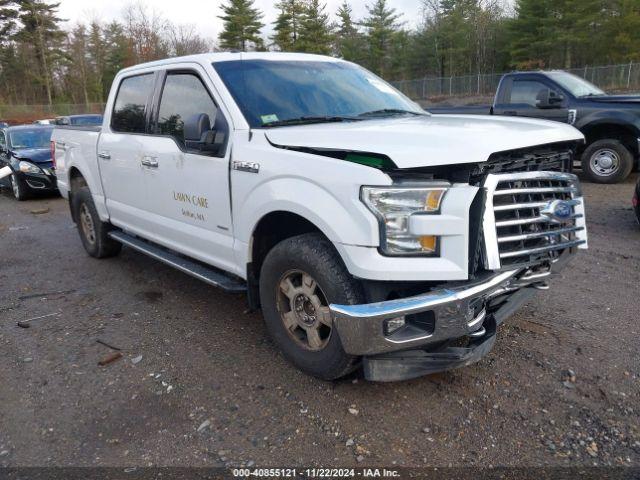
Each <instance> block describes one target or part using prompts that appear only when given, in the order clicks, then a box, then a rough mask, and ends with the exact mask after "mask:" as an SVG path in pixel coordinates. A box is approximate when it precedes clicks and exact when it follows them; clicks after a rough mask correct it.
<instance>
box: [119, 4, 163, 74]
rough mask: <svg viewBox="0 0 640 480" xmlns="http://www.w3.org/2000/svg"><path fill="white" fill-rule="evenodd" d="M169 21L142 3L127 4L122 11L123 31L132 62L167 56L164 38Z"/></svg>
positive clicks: (148, 60)
mask: <svg viewBox="0 0 640 480" xmlns="http://www.w3.org/2000/svg"><path fill="white" fill-rule="evenodd" d="M168 27H169V22H167V20H166V19H165V18H163V17H162V16H161V15H160V14H159V13H157V12H156V11H154V10H149V9H147V7H146V6H145V5H144V4H142V3H136V4H132V5H129V6H128V7H127V8H125V11H124V31H125V35H126V36H127V39H128V40H129V49H130V54H131V57H132V60H133V62H134V63H143V62H150V61H153V60H159V59H161V58H166V57H168V56H169V45H168V41H167V38H166V33H167V29H168Z"/></svg>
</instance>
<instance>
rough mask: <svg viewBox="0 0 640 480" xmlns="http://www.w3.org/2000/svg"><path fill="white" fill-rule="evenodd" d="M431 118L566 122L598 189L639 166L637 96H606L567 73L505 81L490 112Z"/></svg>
mask: <svg viewBox="0 0 640 480" xmlns="http://www.w3.org/2000/svg"><path fill="white" fill-rule="evenodd" d="M428 110H429V111H430V112H432V113H445V114H458V115H461V114H475V115H509V116H518V117H532V118H542V119H547V120H553V121H556V122H564V123H568V124H570V125H573V126H575V127H576V128H577V129H578V130H580V131H581V132H582V133H583V134H584V136H585V138H586V143H585V144H584V145H583V146H581V147H580V148H579V150H578V152H577V153H578V159H579V160H580V163H581V166H582V171H583V172H584V173H585V175H586V176H587V177H588V178H589V179H590V180H591V181H594V182H597V183H617V182H621V181H623V180H624V179H625V178H627V177H628V176H629V173H630V172H631V171H632V170H633V169H634V168H637V167H638V165H639V162H640V96H632V95H607V94H606V93H605V92H604V91H602V90H600V89H599V88H598V87H596V86H595V85H593V84H591V83H589V82H588V81H586V80H584V79H582V78H580V77H578V76H576V75H572V74H570V73H567V72H563V71H551V72H514V73H509V74H507V75H504V76H503V77H502V79H501V80H500V84H499V85H498V91H497V92H496V96H495V99H494V102H493V105H491V106H489V105H487V106H486V107H485V106H469V107H434V108H428Z"/></svg>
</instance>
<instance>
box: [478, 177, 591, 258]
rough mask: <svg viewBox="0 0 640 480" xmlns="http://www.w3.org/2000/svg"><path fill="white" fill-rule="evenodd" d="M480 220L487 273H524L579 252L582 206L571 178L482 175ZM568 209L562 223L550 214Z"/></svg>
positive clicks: (583, 233)
mask: <svg viewBox="0 0 640 480" xmlns="http://www.w3.org/2000/svg"><path fill="white" fill-rule="evenodd" d="M485 188H486V189H487V205H486V207H487V208H486V210H485V218H484V233H485V246H486V253H487V255H486V262H487V265H486V266H487V268H489V269H491V270H498V269H511V268H519V267H528V266H532V265H539V264H544V263H548V264H551V263H553V261H554V260H555V259H556V258H557V257H558V256H559V255H560V254H561V253H562V252H563V251H565V250H566V249H568V248H571V247H578V246H584V247H585V248H586V242H587V234H586V224H585V218H584V203H583V200H582V197H581V194H580V186H579V183H578V179H577V177H576V176H575V175H571V174H567V173H560V172H523V173H513V174H500V175H491V174H490V175H487V178H486V181H485ZM559 207H562V208H563V209H570V211H569V212H565V213H566V215H564V216H563V217H562V218H560V217H557V216H556V215H555V210H556V208H559Z"/></svg>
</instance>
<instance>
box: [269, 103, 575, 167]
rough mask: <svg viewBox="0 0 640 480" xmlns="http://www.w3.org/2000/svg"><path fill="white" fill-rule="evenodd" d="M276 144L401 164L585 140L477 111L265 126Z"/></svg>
mask: <svg viewBox="0 0 640 480" xmlns="http://www.w3.org/2000/svg"><path fill="white" fill-rule="evenodd" d="M264 132H265V136H266V137H267V139H268V140H269V141H270V142H271V143H272V144H273V145H275V146H277V147H298V148H304V149H308V148H311V149H314V148H315V149H327V150H346V151H355V152H368V153H377V154H382V155H386V156H387V157H389V158H390V159H391V160H392V161H393V162H394V163H395V164H396V165H397V166H398V167H399V168H416V167H427V166H429V167H430V166H440V165H452V164H456V163H480V162H485V161H487V160H488V159H489V156H490V155H491V154H492V153H496V152H501V151H506V150H515V149H519V148H526V147H533V146H536V145H543V144H549V143H556V142H567V141H578V140H583V139H584V137H583V136H582V134H581V133H580V132H579V131H578V130H576V129H575V128H573V127H571V126H569V125H565V124H562V123H558V122H550V121H544V120H532V119H525V118H506V117H505V118H501V117H492V116H478V115H424V116H419V117H401V118H398V117H395V118H385V119H380V120H365V121H361V122H350V123H324V124H315V125H305V126H294V127H278V128H273V129H269V130H266V129H265V130H264Z"/></svg>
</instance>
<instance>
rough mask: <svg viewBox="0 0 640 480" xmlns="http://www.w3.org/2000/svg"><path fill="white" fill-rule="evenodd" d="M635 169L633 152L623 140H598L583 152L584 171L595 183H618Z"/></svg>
mask: <svg viewBox="0 0 640 480" xmlns="http://www.w3.org/2000/svg"><path fill="white" fill-rule="evenodd" d="M632 169H633V154H632V153H631V152H630V151H629V149H627V147H625V146H624V145H623V144H622V142H620V141H619V140H614V139H605V140H598V141H596V142H593V143H592V144H591V145H589V146H588V147H587V148H586V150H585V151H584V153H583V154H582V171H583V172H584V173H585V174H586V175H587V177H588V178H589V180H591V181H592V182H595V183H618V182H622V181H623V180H624V179H625V178H627V177H628V176H629V174H630V173H631V170H632Z"/></svg>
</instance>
